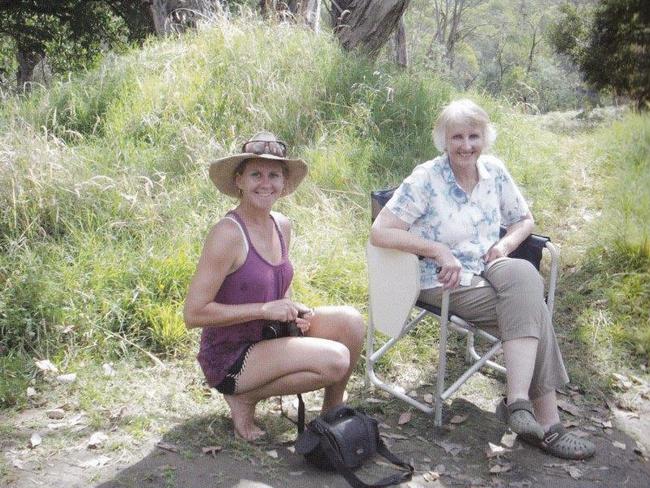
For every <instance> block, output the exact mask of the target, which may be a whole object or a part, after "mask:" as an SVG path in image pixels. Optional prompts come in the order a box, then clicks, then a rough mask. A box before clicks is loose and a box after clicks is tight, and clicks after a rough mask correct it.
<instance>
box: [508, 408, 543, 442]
mask: <svg viewBox="0 0 650 488" xmlns="http://www.w3.org/2000/svg"><path fill="white" fill-rule="evenodd" d="M496 416H497V418H499V419H500V420H501V421H502V422H504V423H506V424H508V427H510V429H511V430H512V431H513V432H514V433H516V434H519V435H521V436H523V437H528V438H530V439H531V440H539V441H541V440H542V439H543V438H544V429H543V428H542V426H541V425H539V423H538V422H537V420H536V419H535V414H534V413H533V404H532V403H531V402H530V401H529V400H524V399H519V400H515V401H514V402H512V403H511V404H510V405H507V404H506V399H505V398H504V399H503V401H501V402H500V403H499V405H498V406H497V410H496Z"/></svg>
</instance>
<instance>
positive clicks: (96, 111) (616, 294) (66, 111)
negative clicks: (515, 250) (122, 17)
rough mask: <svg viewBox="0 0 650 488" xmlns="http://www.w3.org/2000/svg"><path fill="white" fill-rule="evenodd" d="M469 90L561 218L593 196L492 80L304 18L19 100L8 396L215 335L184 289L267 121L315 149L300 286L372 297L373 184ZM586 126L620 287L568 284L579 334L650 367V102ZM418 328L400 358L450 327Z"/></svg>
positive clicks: (129, 58)
mask: <svg viewBox="0 0 650 488" xmlns="http://www.w3.org/2000/svg"><path fill="white" fill-rule="evenodd" d="M455 96H470V97H472V98H474V99H476V100H477V101H478V102H479V103H481V104H482V105H483V106H485V107H486V109H487V110H488V112H489V113H490V115H491V117H492V118H493V120H494V121H495V123H496V124H497V127H498V129H499V138H498V140H497V144H496V147H495V148H494V152H495V153H496V154H497V155H499V156H501V157H502V158H503V159H504V160H505V161H506V162H507V164H508V167H509V169H510V170H511V172H512V174H513V175H514V176H515V178H516V180H517V181H518V182H520V184H521V186H522V189H523V191H524V193H525V194H526V196H527V198H528V199H529V200H530V201H531V202H532V207H533V211H534V213H535V216H536V219H537V222H538V225H539V228H540V229H542V230H543V231H544V232H546V233H549V234H551V235H553V234H554V231H555V229H556V227H558V225H559V224H560V223H561V222H562V221H563V220H565V219H566V218H567V217H568V216H569V215H571V212H572V208H571V207H570V206H567V205H566V201H567V196H568V197H570V198H575V195H574V194H572V192H573V191H574V190H573V189H572V185H571V184H570V181H571V178H572V177H573V175H572V174H571V171H572V168H571V165H570V162H569V161H568V160H567V159H566V157H565V155H564V153H563V151H562V148H561V147H560V146H559V145H558V137H557V136H556V135H554V134H552V133H551V132H547V131H544V130H541V129H539V128H538V127H537V126H536V125H535V124H534V123H532V122H531V121H530V120H528V119H526V118H524V117H523V116H521V115H519V114H517V113H515V112H513V110H511V109H510V108H509V107H507V106H503V105H501V104H500V103H499V102H497V101H495V100H492V99H489V98H487V97H485V96H483V95H480V94H473V93H470V94H456V93H454V92H453V91H452V89H451V88H450V86H449V85H447V84H446V83H445V82H444V81H442V80H439V79H437V78H435V77H434V76H432V75H431V73H418V72H409V71H400V70H397V69H396V68H395V67H393V66H391V65H382V64H375V65H373V64H371V63H369V62H368V61H365V60H363V59H362V58H360V57H358V56H350V55H347V54H346V53H344V52H343V51H341V49H340V47H339V46H338V44H337V42H336V41H335V40H334V39H332V38H330V36H329V35H328V34H325V33H323V34H314V33H312V32H310V31H308V30H305V29H303V28H300V27H297V26H293V25H289V24H273V25H268V24H264V23H262V22H261V21H260V20H259V19H256V18H244V19H241V20H237V19H234V20H231V21H227V20H223V19H221V20H218V21H217V22H216V23H215V24H214V25H213V26H212V27H211V28H210V29H203V30H200V31H198V32H191V33H188V34H185V35H183V36H182V37H180V38H174V37H171V38H168V39H164V40H153V41H151V42H150V43H148V44H147V45H145V46H144V48H142V49H140V50H133V51H131V52H127V53H126V54H124V55H122V56H113V55H111V56H108V57H107V58H106V59H105V60H104V62H103V63H102V64H101V66H99V68H97V69H96V70H93V71H90V72H87V73H83V74H80V75H79V76H76V77H73V78H71V79H70V80H61V81H59V82H57V83H54V84H53V86H51V87H50V88H47V89H40V90H35V92H34V93H33V94H32V95H30V96H29V97H16V98H8V99H6V100H5V103H4V105H3V107H2V109H0V285H2V286H0V347H3V348H4V350H5V351H11V358H12V359H6V358H4V357H3V358H1V359H2V360H3V368H6V369H7V371H10V372H11V374H10V375H9V376H7V378H8V379H6V380H4V381H5V382H4V383H3V384H2V386H0V391H2V395H0V396H1V398H2V401H1V404H2V405H4V406H7V405H20V404H21V402H23V401H24V398H23V399H21V396H23V395H24V393H23V392H24V390H25V379H26V378H30V377H31V376H32V375H33V374H34V366H33V361H32V358H34V357H36V358H41V357H48V358H50V359H51V360H53V361H55V362H56V363H57V364H65V365H75V364H77V365H78V364H82V363H83V362H84V361H86V362H87V361H95V362H98V363H101V362H102V361H107V360H112V359H116V358H120V357H127V358H131V357H133V358H138V360H140V359H141V360H144V361H147V360H148V359H147V357H146V355H144V354H143V353H142V350H146V351H150V352H153V353H155V354H157V355H163V356H166V357H177V358H181V359H183V358H188V357H190V358H191V356H192V354H193V353H194V350H195V348H196V343H197V336H196V334H195V333H188V332H187V331H186V330H185V328H184V326H183V324H182V321H181V308H182V303H183V299H184V295H185V291H186V288H187V285H188V283H189V280H190V277H191V275H192V273H193V271H194V266H195V263H196V261H197V259H198V255H199V252H200V248H201V244H202V240H203V239H204V236H205V235H206V233H207V232H208V231H209V229H210V227H211V226H212V225H213V224H214V223H215V222H216V221H217V220H218V219H219V217H220V216H221V215H223V213H224V212H225V211H226V210H227V209H229V208H231V207H232V206H234V205H235V202H234V201H233V200H231V199H229V198H227V197H224V196H222V195H220V194H219V193H218V192H217V191H216V190H215V189H214V187H213V186H212V185H211V183H210V182H209V180H208V178H207V168H208V163H209V162H210V161H211V160H213V159H215V158H217V157H221V156H223V155H226V154H229V153H233V152H236V151H237V150H238V149H239V146H240V144H241V142H242V141H243V140H244V139H245V138H246V137H247V136H249V135H251V134H253V133H254V132H256V131H257V130H259V129H262V128H265V129H268V130H272V131H275V132H276V133H278V135H279V136H280V137H281V138H283V139H284V140H286V141H287V142H288V143H289V145H290V148H291V154H292V155H294V156H300V157H304V158H305V159H306V160H307V161H308V162H309V164H310V170H311V172H310V177H309V179H308V180H307V181H306V182H305V183H304V184H303V185H301V187H300V188H299V190H298V191H297V192H296V193H295V194H293V195H292V196H290V197H288V198H286V199H284V200H283V201H281V202H280V204H279V207H278V209H279V210H280V211H282V212H284V213H286V214H287V215H288V216H289V217H290V218H291V219H292V220H293V221H294V239H293V243H292V259H293V261H294V264H295V266H296V270H297V273H296V277H295V281H294V294H295V297H296V299H298V300H300V301H303V302H304V303H307V304H309V305H312V306H318V305H322V304H331V303H347V304H352V305H354V306H356V307H358V308H359V309H361V310H362V311H364V312H365V310H366V302H367V296H366V295H367V286H366V274H365V256H364V245H365V241H366V238H367V233H368V228H369V198H368V193H369V191H370V190H371V189H373V188H377V187H386V186H390V185H395V184H397V183H399V182H400V181H401V180H402V179H403V178H404V177H405V176H406V175H407V174H408V173H409V172H410V171H411V169H412V168H413V166H414V165H415V164H417V163H419V162H421V161H423V160H425V159H429V158H431V157H433V156H435V150H434V148H433V144H432V143H431V135H430V133H431V128H432V125H433V121H434V120H435V117H436V115H437V113H438V112H439V110H440V107H441V106H442V105H444V104H445V103H446V102H447V101H448V100H449V99H450V98H451V97H455ZM581 137H585V138H592V139H589V140H591V141H592V143H590V144H587V145H586V147H588V153H587V154H585V155H584V157H585V158H594V159H596V160H598V161H603V164H602V168H601V170H602V171H601V172H599V176H600V177H602V178H604V179H605V180H606V182H607V183H606V185H607V190H603V193H604V194H606V195H607V198H608V200H607V204H606V207H607V212H606V213H604V214H603V217H602V219H601V220H600V221H598V222H594V223H593V226H594V229H596V228H598V229H602V230H599V231H598V232H599V233H600V237H599V239H598V241H597V242H598V244H597V245H596V244H595V246H596V250H597V249H599V248H598V246H603V249H606V251H607V252H605V253H600V254H599V253H598V252H596V255H601V254H602V256H604V257H602V260H601V261H598V260H595V261H594V260H589V261H588V260H587V259H586V258H585V260H584V262H579V263H577V265H578V267H579V268H580V266H583V267H582V268H580V269H584V270H592V268H588V267H587V265H589V266H596V267H595V268H593V273H594V275H593V276H591V275H589V274H587V275H585V276H586V277H585V280H583V282H582V283H580V285H581V286H591V288H590V289H593V293H598V294H602V300H605V302H602V303H601V302H598V303H599V305H598V307H604V311H603V313H602V314H601V313H600V312H601V310H600V309H599V308H598V307H596V306H594V307H595V308H594V309H593V311H592V312H593V313H591V312H589V311H588V310H583V309H587V308H588V307H589V304H588V303H587V298H585V297H588V296H590V295H585V294H579V296H575V297H573V298H571V299H570V300H569V302H570V303H573V304H574V310H576V312H574V314H576V315H577V314H578V312H577V311H578V310H579V313H580V314H582V313H583V312H584V316H583V315H580V317H582V318H580V319H579V320H577V324H579V325H577V326H576V330H575V340H576V341H577V343H579V344H590V342H589V341H591V343H593V342H594V341H593V340H592V338H593V337H594V334H595V335H596V336H597V337H598V340H596V341H595V342H596V344H602V347H603V348H605V349H607V347H609V346H607V344H610V343H611V344H614V345H615V347H612V350H613V351H614V353H612V355H611V357H612V358H616V357H618V358H621V357H625V354H626V353H628V352H632V353H633V354H635V355H636V356H635V357H636V358H638V360H635V361H637V364H640V363H641V362H642V359H640V358H641V357H643V355H644V354H647V351H648V343H649V337H648V336H649V335H650V334H649V333H648V327H647V310H648V308H649V307H647V301H648V300H647V299H648V292H647V286H648V280H647V275H648V274H647V254H648V253H647V247H648V245H647V242H648V233H647V224H644V223H645V222H647V221H648V218H649V217H650V216H648V212H649V210H648V206H649V204H648V193H647V191H645V189H647V187H648V183H649V182H648V162H647V161H648V154H649V153H650V149H648V117H647V116H636V115H635V116H630V117H628V118H627V119H625V120H624V121H622V122H620V123H618V124H615V125H614V126H613V128H612V129H606V130H602V131H600V132H596V133H593V134H591V133H588V134H586V135H583V136H581ZM596 142H598V143H596ZM628 189H631V191H628ZM610 222H617V223H620V224H622V228H618V227H617V228H614V227H612V226H611V225H609V223H610ZM644 225H645V227H644ZM643 229H645V231H644V230H643ZM599 263H601V264H599ZM613 263H614V264H615V263H618V264H617V266H615V267H612V266H613ZM613 269H616V270H617V271H613ZM612 277H615V278H616V280H613V279H610V278H612ZM590 280H591V281H590ZM597 280H601V281H597ZM585 282H586V284H585ZM572 286H576V287H577V286H578V283H576V284H575V285H572ZM598 296H599V297H600V295H598ZM569 302H567V303H569ZM603 303H604V305H603ZM644 311H645V312H644ZM602 317H605V319H603V318H602ZM602 320H606V321H607V324H608V325H607V327H601V326H599V325H598V324H599V323H600V322H599V321H602ZM644 321H645V322H644ZM612 324H614V325H612ZM623 325H624V326H623ZM596 329H597V333H596V332H594V330H596ZM571 331H572V332H573V329H571ZM603 331H604V332H603ZM418 334H420V335H419V336H418V337H416V340H413V341H407V342H405V344H404V346H401V347H402V349H400V350H396V352H395V356H393V357H392V358H390V357H389V359H388V360H389V361H391V360H392V361H401V360H404V361H406V360H408V359H407V358H409V357H413V356H414V355H415V356H416V357H417V360H418V361H422V362H424V361H426V360H427V359H428V357H429V356H427V355H430V354H431V352H430V344H431V343H433V341H435V327H433V326H432V327H425V328H422V331H421V332H418ZM601 334H605V338H604V339H602V340H601V339H600V335H601ZM639 344H641V345H639ZM599 347H601V346H599ZM644 351H645V352H644ZM608 357H610V356H608ZM136 362H137V361H136ZM88 395H89V397H90V398H91V399H92V398H93V397H94V395H93V394H91V393H88Z"/></svg>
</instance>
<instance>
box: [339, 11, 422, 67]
mask: <svg viewBox="0 0 650 488" xmlns="http://www.w3.org/2000/svg"><path fill="white" fill-rule="evenodd" d="M335 2H336V3H335ZM409 3H410V0H333V1H332V4H333V8H332V10H331V15H332V20H333V26H334V28H335V32H336V35H337V37H338V38H339V41H340V42H341V45H342V46H343V48H344V49H346V50H348V51H352V50H354V49H358V50H360V51H362V52H365V53H366V54H368V55H370V56H375V55H376V54H377V53H378V52H379V50H380V49H381V48H382V46H383V45H384V44H386V42H387V41H388V39H390V36H391V34H392V33H393V31H394V30H395V29H396V28H397V25H398V23H399V20H400V19H401V18H402V15H403V14H404V12H405V11H406V8H407V7H408V5H409Z"/></svg>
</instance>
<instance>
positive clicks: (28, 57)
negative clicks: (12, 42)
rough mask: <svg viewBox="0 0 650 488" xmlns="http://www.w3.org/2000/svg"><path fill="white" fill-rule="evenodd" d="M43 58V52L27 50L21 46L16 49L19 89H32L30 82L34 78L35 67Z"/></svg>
mask: <svg viewBox="0 0 650 488" xmlns="http://www.w3.org/2000/svg"><path fill="white" fill-rule="evenodd" d="M41 58H42V55H41V54H39V53H35V52H32V51H26V50H24V49H20V48H19V49H18V50H17V51H16V60H17V61H18V71H17V72H16V84H17V86H18V91H29V90H30V83H31V82H32V80H33V79H34V68H35V67H36V65H37V64H38V62H39V61H40V60H41Z"/></svg>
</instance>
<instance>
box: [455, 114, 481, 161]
mask: <svg viewBox="0 0 650 488" xmlns="http://www.w3.org/2000/svg"><path fill="white" fill-rule="evenodd" d="M484 147H485V138H484V136H483V130H482V129H481V127H480V126H477V125H470V124H466V123H454V124H451V125H449V127H448V128H447V137H446V149H447V154H449V159H450V160H451V162H452V164H454V165H456V166H469V165H475V164H476V161H477V160H478V157H479V156H480V155H481V152H482V151H483V148H484Z"/></svg>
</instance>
